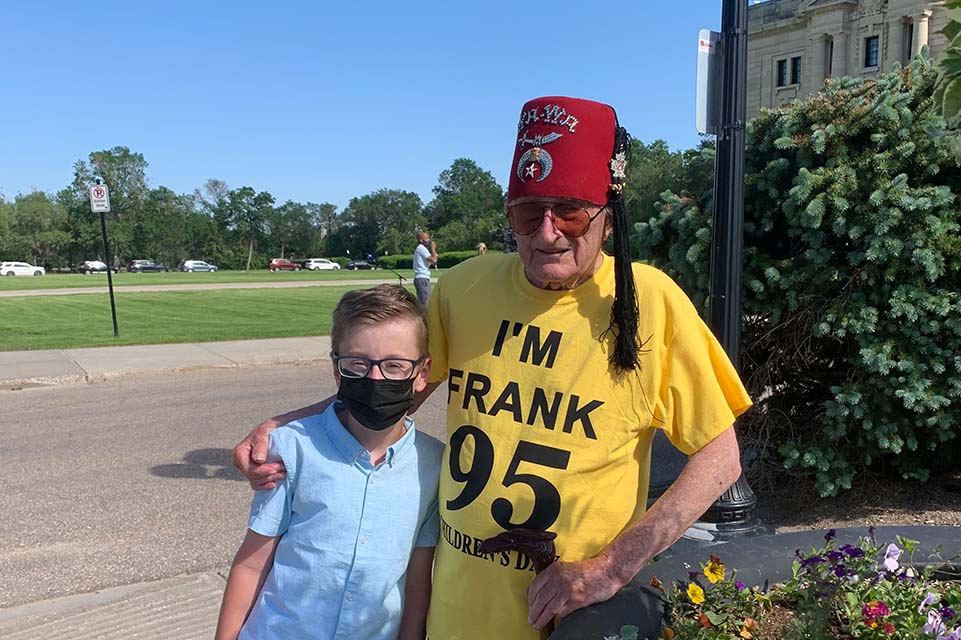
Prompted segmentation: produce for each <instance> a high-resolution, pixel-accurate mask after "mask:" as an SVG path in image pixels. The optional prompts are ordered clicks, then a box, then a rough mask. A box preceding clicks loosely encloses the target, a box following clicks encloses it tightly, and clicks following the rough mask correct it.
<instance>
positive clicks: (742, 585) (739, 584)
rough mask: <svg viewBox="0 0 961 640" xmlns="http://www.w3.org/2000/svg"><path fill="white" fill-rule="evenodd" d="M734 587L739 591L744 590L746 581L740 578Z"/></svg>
mask: <svg viewBox="0 0 961 640" xmlns="http://www.w3.org/2000/svg"><path fill="white" fill-rule="evenodd" d="M734 588H735V589H737V590H738V591H744V583H743V582H741V581H740V580H738V581H737V582H735V583H734Z"/></svg>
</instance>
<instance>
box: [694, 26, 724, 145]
mask: <svg viewBox="0 0 961 640" xmlns="http://www.w3.org/2000/svg"><path fill="white" fill-rule="evenodd" d="M720 40H721V34H720V33H718V32H717V31H711V30H710V29H701V31H700V32H699V33H698V34H697V92H696V95H697V98H696V103H697V107H696V110H695V124H696V125H697V131H698V133H706V134H714V133H717V102H718V100H717V88H718V82H717V74H718V55H717V53H718V52H717V47H718V43H719V42H720Z"/></svg>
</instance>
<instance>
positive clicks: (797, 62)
mask: <svg viewBox="0 0 961 640" xmlns="http://www.w3.org/2000/svg"><path fill="white" fill-rule="evenodd" d="M791 84H801V56H798V57H796V58H791Z"/></svg>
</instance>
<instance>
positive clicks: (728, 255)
mask: <svg viewBox="0 0 961 640" xmlns="http://www.w3.org/2000/svg"><path fill="white" fill-rule="evenodd" d="M747 11H748V4H747V0H723V5H722V9H721V42H720V53H721V79H720V80H721V82H720V96H719V100H720V104H719V105H718V107H719V108H718V114H719V122H718V133H717V166H716V173H715V180H714V233H713V239H712V246H711V293H710V309H709V313H708V316H709V323H710V326H711V330H712V331H713V332H714V335H716V336H717V338H718V340H719V341H720V343H721V346H723V347H724V350H725V351H726V352H727V354H728V357H730V358H731V361H732V362H733V363H734V366H735V367H738V366H739V364H740V362H739V361H740V345H741V313H742V285H741V270H742V265H743V256H744V144H745V137H746V133H745V123H746V120H747ZM756 506H757V496H755V495H754V492H753V491H752V490H751V487H750V485H748V483H747V480H746V479H745V478H744V475H743V474H742V475H741V477H740V478H738V480H737V482H735V483H734V485H732V486H731V488H730V489H728V490H727V491H725V492H724V494H723V495H721V497H720V498H719V499H718V501H717V502H715V503H714V505H713V506H712V507H711V509H710V510H709V511H708V512H707V513H706V514H705V515H704V520H706V521H708V522H714V523H717V524H718V529H719V530H720V531H723V532H729V533H745V534H748V533H751V532H753V531H756V530H757V528H758V523H757V522H756V521H755V519H754V509H755V507H756Z"/></svg>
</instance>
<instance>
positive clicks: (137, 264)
mask: <svg viewBox="0 0 961 640" xmlns="http://www.w3.org/2000/svg"><path fill="white" fill-rule="evenodd" d="M166 270H167V265H165V264H164V263H162V262H154V261H153V260H134V261H133V262H131V263H130V264H128V265H127V271H132V272H133V273H147V272H154V273H156V272H158V271H166Z"/></svg>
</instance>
